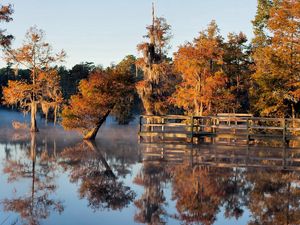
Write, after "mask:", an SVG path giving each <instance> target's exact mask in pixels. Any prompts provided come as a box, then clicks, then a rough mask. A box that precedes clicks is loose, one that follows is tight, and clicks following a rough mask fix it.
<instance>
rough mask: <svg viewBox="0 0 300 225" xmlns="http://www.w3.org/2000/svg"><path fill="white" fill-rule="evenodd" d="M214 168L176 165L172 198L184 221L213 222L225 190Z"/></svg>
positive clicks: (178, 217) (180, 217) (178, 216)
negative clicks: (175, 201)
mask: <svg viewBox="0 0 300 225" xmlns="http://www.w3.org/2000/svg"><path fill="white" fill-rule="evenodd" d="M216 172H217V171H216V170H215V168H210V169H209V168H207V167H195V168H194V169H193V168H191V167H189V166H188V165H182V166H180V167H176V168H175V170H174V178H173V185H174V186H173V198H174V200H177V203H176V208H177V210H178V215H176V216H175V217H176V218H177V219H179V220H182V221H184V222H185V223H193V222H201V223H202V224H213V223H214V222H215V221H216V215H217V213H218V212H219V206H220V204H221V202H222V198H224V196H225V192H224V189H223V186H222V182H221V181H222V180H221V179H220V177H218V176H216Z"/></svg>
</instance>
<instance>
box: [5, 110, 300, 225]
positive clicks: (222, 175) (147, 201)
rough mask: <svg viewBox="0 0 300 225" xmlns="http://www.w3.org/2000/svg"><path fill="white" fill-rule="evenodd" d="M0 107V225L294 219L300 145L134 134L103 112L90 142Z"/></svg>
mask: <svg viewBox="0 0 300 225" xmlns="http://www.w3.org/2000/svg"><path fill="white" fill-rule="evenodd" d="M12 120H18V121H21V122H28V121H29V118H28V117H24V116H23V114H21V113H18V112H14V111H8V110H4V109H1V110H0V184H1V186H0V225H11V224H56V225H59V224H72V225H75V224H88V225H90V224H91V225H92V224H114V225H116V224H205V225H206V224H238V225H241V224H299V221H300V207H299V204H300V173H299V172H298V168H300V165H299V161H300V160H299V161H298V160H297V159H298V157H299V150H298V149H297V148H296V149H293V150H290V149H285V148H280V147H276V148H273V147H268V146H246V145H239V144H235V143H215V144H200V145H188V144H185V143H181V144H155V143H139V142H138V137H137V131H138V125H137V122H136V121H133V122H132V123H131V124H129V125H118V124H117V123H116V122H115V121H114V119H113V118H111V117H109V118H108V120H107V121H106V123H105V124H104V125H103V127H101V129H100V131H99V133H98V136H97V139H96V141H95V142H84V141H82V140H81V137H80V136H79V135H78V134H77V133H75V132H69V131H64V130H63V129H62V128H61V127H60V126H54V125H53V124H52V123H48V124H45V121H43V120H42V119H40V120H39V121H38V124H39V125H40V132H39V133H37V134H36V135H34V134H30V132H27V131H26V130H14V129H12V127H11V121H12Z"/></svg>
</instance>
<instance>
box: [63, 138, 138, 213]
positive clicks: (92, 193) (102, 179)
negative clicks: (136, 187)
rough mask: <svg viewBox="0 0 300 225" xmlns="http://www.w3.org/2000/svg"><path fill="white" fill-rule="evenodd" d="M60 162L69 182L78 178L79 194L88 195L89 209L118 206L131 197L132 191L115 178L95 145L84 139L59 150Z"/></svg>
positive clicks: (121, 205) (122, 206) (125, 203)
mask: <svg viewBox="0 0 300 225" xmlns="http://www.w3.org/2000/svg"><path fill="white" fill-rule="evenodd" d="M61 160H62V161H61V163H60V164H61V165H62V166H63V168H64V169H65V170H70V182H76V183H77V182H80V187H79V190H78V191H79V194H80V198H86V199H88V202H89V203H88V205H89V207H91V208H92V209H93V210H98V209H113V210H116V209H122V208H124V207H126V206H128V204H130V202H131V201H133V199H134V198H135V193H134V192H133V191H132V190H131V189H130V188H129V187H128V186H125V185H124V184H123V182H122V181H119V180H118V178H117V177H116V176H115V174H114V173H113V171H112V169H111V168H110V166H109V165H108V163H107V161H106V160H105V158H104V157H103V155H102V153H101V152H100V151H99V149H98V148H97V145H96V143H95V142H91V141H84V142H82V143H79V144H77V145H76V146H74V147H71V148H66V149H64V150H63V151H62V153H61Z"/></svg>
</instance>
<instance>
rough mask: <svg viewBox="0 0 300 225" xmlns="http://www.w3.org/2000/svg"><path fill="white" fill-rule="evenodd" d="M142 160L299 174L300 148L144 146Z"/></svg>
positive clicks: (204, 145)
mask: <svg viewBox="0 0 300 225" xmlns="http://www.w3.org/2000/svg"><path fill="white" fill-rule="evenodd" d="M140 148H141V153H142V159H143V161H152V162H162V161H163V162H166V163H167V164H183V163H185V164H186V163H187V164H190V165H191V166H197V165H205V166H213V167H225V168H226V167H228V168H233V167H237V168H246V167H253V168H270V169H277V170H297V171H298V170H299V171H300V149H291V148H286V147H282V148H270V147H257V146H249V145H248V146H228V145H227V146H226V145H216V144H212V145H211V144H208V145H207V144H201V145H188V144H186V145H184V144H179V145H176V144H164V143H158V144H154V143H151V144H141V145H140Z"/></svg>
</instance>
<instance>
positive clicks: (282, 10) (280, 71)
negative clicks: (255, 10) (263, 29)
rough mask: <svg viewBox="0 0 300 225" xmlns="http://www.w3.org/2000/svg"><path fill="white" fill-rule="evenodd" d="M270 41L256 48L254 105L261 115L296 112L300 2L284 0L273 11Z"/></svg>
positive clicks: (270, 19)
mask: <svg viewBox="0 0 300 225" xmlns="http://www.w3.org/2000/svg"><path fill="white" fill-rule="evenodd" d="M267 28H268V31H269V33H270V34H271V36H270V44H269V45H267V46H262V47H259V48H256V49H255V52H254V55H253V58H254V62H255V69H256V72H255V74H254V75H253V78H254V80H255V82H256V85H257V86H256V87H257V88H253V92H252V93H253V96H254V100H255V105H254V107H255V109H256V110H257V111H258V112H259V113H260V114H261V115H267V116H268V115H273V116H274V115H276V116H292V117H295V116H296V109H298V107H299V102H300V89H299V87H300V82H299V80H300V64H299V62H300V2H299V1H295V0H284V1H281V2H280V3H279V4H278V5H277V6H276V7H273V8H272V9H271V11H270V18H269V21H268V25H267Z"/></svg>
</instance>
